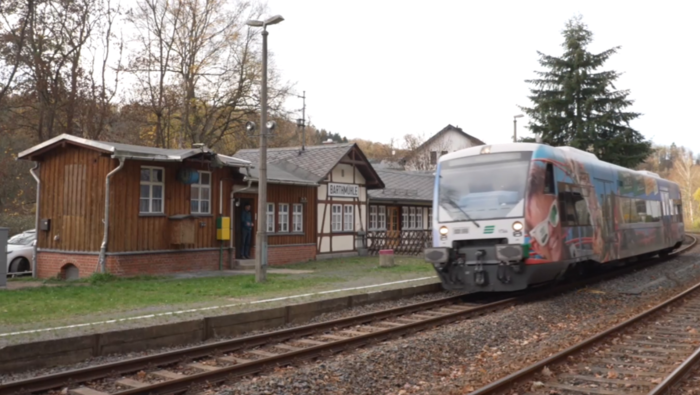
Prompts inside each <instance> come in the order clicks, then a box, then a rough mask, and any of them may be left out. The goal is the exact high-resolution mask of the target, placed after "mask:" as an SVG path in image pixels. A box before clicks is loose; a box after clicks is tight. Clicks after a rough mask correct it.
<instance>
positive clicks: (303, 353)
mask: <svg viewBox="0 0 700 395" xmlns="http://www.w3.org/2000/svg"><path fill="white" fill-rule="evenodd" d="M692 239H693V242H692V243H689V244H686V245H684V246H683V247H682V248H681V249H679V250H677V251H675V252H674V253H673V254H672V255H675V254H678V253H681V252H683V251H685V250H687V249H688V248H691V247H692V246H694V244H695V242H697V239H695V238H692ZM666 259H668V258H654V259H650V260H648V261H646V262H644V263H642V264H637V265H634V266H629V267H623V268H618V269H615V270H610V271H608V272H606V273H604V274H602V275H598V276H596V277H593V278H589V279H586V280H581V281H577V282H571V283H566V284H562V285H559V286H554V287H547V288H542V289H539V290H535V291H534V292H521V293H518V294H514V295H509V297H507V298H504V297H503V296H489V297H488V298H491V299H490V300H489V299H486V300H485V299H483V296H479V295H477V294H472V295H468V296H464V295H458V296H454V297H449V298H444V299H439V300H433V301H429V302H423V303H418V304H414V305H409V306H402V307H398V308H394V309H390V310H384V311H379V312H374V313H368V314H363V315H359V316H353V317H347V318H342V319H338V320H333V321H327V322H321V323H316V324H311V325H305V326H300V327H296V328H291V329H285V330H281V331H276V332H270V333H264V334H260V335H254V336H248V337H243V338H237V339H233V340H227V341H222V342H218V343H211V344H205V345H200V346H195V347H190V348H185V349H181V350H176V351H171V352H166V353H160V354H154V355H150V356H147V357H140V358H134V359H128V360H124V361H119V362H114V363H110V364H104V365H96V366H91V367H87V368H83V369H79V370H72V371H66V372H61V373H56V374H53V375H48V376H41V377H35V378H32V379H28V380H22V381H16V382H10V383H6V384H3V385H0V395H10V394H37V393H47V392H48V393H52V392H54V391H56V390H59V391H60V390H63V389H64V388H68V392H69V393H70V394H73V395H106V394H116V393H119V394H120V395H132V394H175V393H183V392H186V391H187V390H188V389H190V388H191V386H193V385H195V384H202V383H208V384H217V383H221V382H224V381H226V380H229V379H233V378H236V377H240V376H245V375H250V374H254V373H257V372H260V371H263V370H265V369H269V368H271V367H276V366H284V365H290V364H297V363H299V362H302V361H304V360H310V359H313V358H318V357H324V356H328V355H332V354H336V353H339V352H342V351H344V350H348V349H355V348H358V347H362V346H364V345H367V344H371V343H376V342H380V341H384V340H387V339H390V338H394V337H398V336H403V335H407V334H411V333H415V332H418V331H422V330H425V329H429V328H432V327H435V326H438V325H444V324H448V323H451V322H455V321H460V320H464V319H467V318H471V317H476V316H480V315H484V314H488V313H490V312H493V311H497V310H502V309H505V308H508V307H511V306H514V305H516V304H518V303H524V302H527V301H530V300H533V299H538V298H542V297H548V296H551V295H553V294H558V293H562V292H568V291H571V290H572V289H576V288H579V287H581V286H585V285H590V284H592V283H596V282H599V281H602V280H605V279H608V278H611V277H615V276H619V275H621V274H622V273H626V272H629V271H631V270H638V269H640V268H643V267H645V266H649V265H652V264H655V263H658V262H661V261H665V260H666ZM479 297H481V298H482V299H481V300H479V299H478V298H479ZM494 298H496V299H497V300H494ZM465 299H467V300H469V301H471V302H467V301H465ZM699 306H700V304H699ZM699 309H700V307H699ZM698 329H699V330H700V327H699V328H698ZM699 339H700V337H699Z"/></svg>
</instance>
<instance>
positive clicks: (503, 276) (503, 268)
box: [496, 262, 512, 284]
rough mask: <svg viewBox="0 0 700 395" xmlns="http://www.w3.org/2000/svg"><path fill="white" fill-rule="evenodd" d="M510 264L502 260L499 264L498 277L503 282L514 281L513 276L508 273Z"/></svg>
mask: <svg viewBox="0 0 700 395" xmlns="http://www.w3.org/2000/svg"><path fill="white" fill-rule="evenodd" d="M508 266H510V265H509V264H507V263H506V262H501V263H499V264H498V270H497V271H496V278H497V279H498V281H500V282H502V283H503V284H510V282H511V281H512V278H511V277H510V274H509V273H508Z"/></svg>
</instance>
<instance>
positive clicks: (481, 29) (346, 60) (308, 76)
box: [267, 0, 700, 153]
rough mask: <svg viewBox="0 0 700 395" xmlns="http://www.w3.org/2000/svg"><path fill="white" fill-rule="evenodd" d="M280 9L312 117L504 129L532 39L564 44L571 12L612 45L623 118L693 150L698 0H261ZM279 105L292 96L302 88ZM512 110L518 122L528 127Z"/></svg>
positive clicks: (351, 126) (422, 127)
mask: <svg viewBox="0 0 700 395" xmlns="http://www.w3.org/2000/svg"><path fill="white" fill-rule="evenodd" d="M267 4H268V7H269V11H270V14H271V15H273V14H281V15H282V16H283V17H284V18H285V21H284V22H282V23H281V24H279V25H275V26H271V27H269V28H268V30H269V32H270V35H269V42H268V45H269V50H270V51H271V52H273V53H274V57H275V64H276V65H277V67H278V68H279V70H280V72H281V74H282V77H283V78H284V79H285V80H288V81H290V82H293V83H296V89H297V90H298V91H299V93H301V91H302V90H306V94H307V97H308V98H307V114H308V115H309V116H310V117H311V121H312V122H313V123H314V124H315V125H316V126H317V127H322V128H325V129H327V130H330V131H332V132H337V133H340V134H341V135H343V136H347V137H348V138H363V139H369V140H374V141H381V142H389V139H390V138H391V137H395V138H399V139H400V138H401V137H402V136H403V135H404V134H406V133H413V134H421V133H424V134H425V136H426V137H427V136H430V135H432V134H433V133H435V132H437V131H438V130H440V129H442V128H443V127H444V126H446V125H447V124H450V123H451V124H453V125H457V126H459V127H461V128H463V129H464V131H465V132H467V133H469V134H472V135H474V136H476V137H478V138H480V139H482V140H484V141H486V142H487V143H504V142H509V141H511V140H510V139H511V138H512V134H513V115H516V114H519V113H520V111H519V109H518V108H517V107H516V105H525V106H530V105H531V103H530V101H529V100H528V99H527V95H528V93H529V91H528V85H527V84H526V83H525V82H524V80H525V79H530V78H534V77H535V75H534V73H533V71H534V70H540V67H539V64H538V63H537V60H538V56H537V53H536V51H538V50H539V51H541V52H544V53H546V54H549V55H557V56H558V55H560V54H561V53H562V48H561V43H562V40H563V38H562V36H561V31H562V29H563V28H564V25H565V23H566V21H567V20H568V19H569V18H571V17H573V16H574V15H576V14H577V13H580V14H582V15H583V21H584V22H585V23H586V24H588V27H589V28H590V29H591V31H592V32H593V34H594V37H593V43H592V45H591V47H590V49H591V50H592V51H593V52H600V51H603V50H605V49H608V48H610V47H613V46H618V45H619V46H622V48H621V50H620V51H619V52H618V54H617V55H615V56H613V58H612V59H611V60H610V61H609V62H608V64H607V66H606V69H614V70H617V71H619V72H623V73H624V74H623V76H622V78H621V79H620V80H619V82H618V85H617V88H618V89H630V90H631V95H630V98H631V99H633V100H635V104H634V106H633V107H632V110H633V111H637V112H641V113H642V114H643V115H642V116H641V117H640V118H638V120H637V121H635V122H634V123H633V124H632V126H633V127H634V128H636V129H637V130H639V131H640V132H641V133H642V134H643V135H644V136H645V137H646V138H649V139H652V140H653V141H654V142H655V143H657V144H664V145H670V144H671V143H672V142H676V144H678V145H684V146H686V147H688V148H690V149H692V150H693V151H695V152H696V153H697V152H700V119H698V117H697V116H696V114H697V113H698V110H700V100H699V99H698V92H700V72H699V71H700V65H699V63H700V62H699V61H700V24H699V23H698V22H697V15H698V11H700V3H698V2H694V1H690V0H688V1H664V2H651V1H649V2H642V1H619V0H614V1H610V0H608V1H592V0H588V1H586V2H572V1H566V2H564V1H561V0H559V1H532V0H530V1H499V2H490V3H488V2H485V1H483V2H482V1H479V2H477V1H469V2H468V1H456V0H453V1H447V0H431V1H423V2H417V1H398V0H374V1H371V0H352V1H349V0H345V1H340V0H332V1H329V0H293V1H292V0H268V3H267ZM288 107H289V108H290V109H291V108H301V99H293V100H289V102H288ZM526 122H527V118H520V119H519V120H518V134H519V135H530V134H529V132H528V131H527V130H526V129H525V127H524V125H525V124H526Z"/></svg>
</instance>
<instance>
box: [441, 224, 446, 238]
mask: <svg viewBox="0 0 700 395" xmlns="http://www.w3.org/2000/svg"><path fill="white" fill-rule="evenodd" d="M440 234H441V235H443V236H445V235H446V234H447V226H443V227H441V228H440Z"/></svg>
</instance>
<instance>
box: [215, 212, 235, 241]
mask: <svg viewBox="0 0 700 395" xmlns="http://www.w3.org/2000/svg"><path fill="white" fill-rule="evenodd" d="M216 240H231V218H230V217H219V218H217V219H216Z"/></svg>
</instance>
